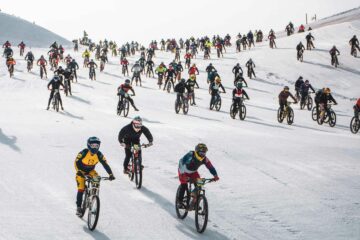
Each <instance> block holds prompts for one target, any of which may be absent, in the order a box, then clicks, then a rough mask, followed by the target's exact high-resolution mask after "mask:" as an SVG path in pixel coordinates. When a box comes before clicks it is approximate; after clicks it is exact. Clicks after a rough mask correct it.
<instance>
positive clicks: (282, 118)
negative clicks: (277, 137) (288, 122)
mask: <svg viewBox="0 0 360 240" xmlns="http://www.w3.org/2000/svg"><path fill="white" fill-rule="evenodd" d="M277 120H278V122H279V123H282V122H283V121H284V116H283V114H282V111H281V108H279V109H278V112H277Z"/></svg>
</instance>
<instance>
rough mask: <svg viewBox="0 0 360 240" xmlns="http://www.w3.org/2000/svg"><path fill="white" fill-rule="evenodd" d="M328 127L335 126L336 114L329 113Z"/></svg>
mask: <svg viewBox="0 0 360 240" xmlns="http://www.w3.org/2000/svg"><path fill="white" fill-rule="evenodd" d="M329 125H330V127H335V125H336V114H335V112H334V111H331V112H330V116H329Z"/></svg>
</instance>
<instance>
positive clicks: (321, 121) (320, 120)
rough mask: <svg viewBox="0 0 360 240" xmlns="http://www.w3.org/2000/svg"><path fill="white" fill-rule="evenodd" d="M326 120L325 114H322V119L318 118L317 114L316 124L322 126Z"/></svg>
mask: <svg viewBox="0 0 360 240" xmlns="http://www.w3.org/2000/svg"><path fill="white" fill-rule="evenodd" d="M326 118H327V114H326V112H325V113H324V116H323V117H322V118H321V117H320V114H319V116H318V118H317V123H318V124H319V125H322V124H323V123H324V122H325V121H326Z"/></svg>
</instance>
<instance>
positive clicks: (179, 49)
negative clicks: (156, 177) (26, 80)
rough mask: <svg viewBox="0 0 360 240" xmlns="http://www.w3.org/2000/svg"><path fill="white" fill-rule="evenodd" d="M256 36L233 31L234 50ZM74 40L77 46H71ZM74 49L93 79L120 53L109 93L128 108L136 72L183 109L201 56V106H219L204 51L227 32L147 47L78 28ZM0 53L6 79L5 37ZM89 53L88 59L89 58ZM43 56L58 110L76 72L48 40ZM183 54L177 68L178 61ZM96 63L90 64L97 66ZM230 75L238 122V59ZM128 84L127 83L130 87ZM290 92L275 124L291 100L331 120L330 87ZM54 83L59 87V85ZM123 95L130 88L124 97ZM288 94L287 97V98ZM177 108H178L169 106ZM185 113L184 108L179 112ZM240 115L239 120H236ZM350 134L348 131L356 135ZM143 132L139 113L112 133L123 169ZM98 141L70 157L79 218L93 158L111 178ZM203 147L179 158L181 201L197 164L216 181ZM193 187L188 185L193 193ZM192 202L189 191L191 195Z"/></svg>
mask: <svg viewBox="0 0 360 240" xmlns="http://www.w3.org/2000/svg"><path fill="white" fill-rule="evenodd" d="M303 31H305V30H304V27H303V26H302V27H301V29H299V32H303ZM286 33H287V34H288V35H291V34H294V26H293V25H292V24H291V23H289V25H287V26H286ZM267 39H268V40H269V46H270V47H271V48H277V46H276V43H275V39H276V36H275V32H274V31H273V30H271V31H270V32H269V34H268V37H267ZM305 40H306V47H305V46H304V45H303V44H302V42H300V43H299V44H298V45H297V46H296V50H297V59H298V60H299V61H302V59H303V53H304V51H305V50H308V51H311V50H312V49H314V48H315V46H314V41H315V38H314V36H313V35H312V34H311V32H309V33H308V34H307V35H306V36H305ZM262 41H263V32H262V31H261V30H257V31H255V32H254V33H253V32H252V31H249V32H248V33H247V34H244V35H242V34H240V33H239V34H238V35H237V36H236V41H235V48H236V51H237V52H241V51H244V50H247V49H250V48H251V47H255V42H256V43H261V42H262ZM79 42H80V43H79ZM73 43H74V52H78V51H79V44H81V45H83V47H84V48H86V49H85V51H84V52H83V53H82V54H81V56H82V58H83V64H82V67H83V68H87V69H88V71H89V79H91V80H92V81H96V79H97V78H96V69H98V68H99V70H100V72H102V71H104V69H105V65H106V64H107V63H108V62H109V61H108V55H109V54H111V57H117V56H119V57H120V60H119V64H120V66H121V73H122V75H123V76H124V77H127V79H126V80H125V81H124V83H122V84H121V85H120V86H119V87H118V88H117V95H118V96H119V101H118V107H117V108H118V109H117V111H118V112H119V110H120V108H123V106H124V104H123V103H124V101H125V100H126V101H128V102H129V103H130V105H131V106H132V107H133V109H134V110H135V111H139V109H138V108H137V107H136V105H135V103H134V99H133V98H132V96H135V90H134V88H135V86H138V85H139V86H140V87H141V86H142V77H144V76H145V77H148V78H155V76H156V78H157V85H158V87H159V89H160V90H163V91H165V90H166V91H167V92H171V91H174V92H175V93H176V99H175V109H178V108H182V107H187V109H188V107H189V105H188V104H189V103H190V105H191V106H195V105H196V101H195V99H196V97H195V89H198V88H199V84H198V82H197V80H198V77H197V76H198V75H199V73H200V71H201V70H199V69H198V67H197V65H196V63H195V60H196V59H197V58H198V57H199V56H200V54H201V53H203V55H202V56H200V57H201V58H203V59H206V60H208V61H209V64H208V66H207V67H206V69H204V71H205V72H206V74H207V78H206V82H207V83H208V91H209V94H210V98H209V108H210V110H212V109H215V110H217V111H219V110H220V108H221V96H220V94H221V93H223V94H226V90H225V87H224V86H223V84H222V78H221V76H220V73H219V72H218V71H217V69H216V68H215V66H214V65H213V64H212V63H210V62H211V57H212V55H211V53H212V51H214V52H215V51H216V56H217V57H218V58H222V57H223V55H224V54H225V53H226V50H227V49H228V48H230V47H231V46H232V42H231V36H230V35H229V34H227V35H226V36H224V37H220V36H219V35H217V36H215V35H214V36H213V37H212V38H209V37H207V36H205V37H201V38H196V39H195V38H194V37H191V38H189V39H185V40H183V39H179V40H178V41H177V40H175V39H168V40H166V41H165V40H164V39H161V41H160V42H159V43H158V42H157V41H155V40H154V41H151V43H150V44H149V46H148V48H146V47H144V46H142V45H141V44H139V43H138V42H134V41H133V42H130V43H126V44H123V45H121V46H118V45H117V43H116V42H115V41H107V40H106V39H105V40H104V41H100V42H99V43H97V44H96V43H94V42H92V41H91V40H90V39H89V38H88V36H87V34H86V32H84V37H83V38H82V39H80V40H74V41H73ZM349 44H350V46H351V50H350V54H351V55H353V56H356V54H357V53H356V52H357V50H359V51H360V49H359V41H358V39H357V37H356V36H353V38H351V40H350V41H349ZM3 48H4V51H3V56H4V57H5V59H6V66H7V68H8V71H9V73H10V77H12V76H13V73H14V67H15V65H16V61H15V60H14V57H13V55H14V52H13V50H12V48H11V43H10V42H9V41H6V42H5V43H4V44H3ZM18 48H19V49H20V56H22V57H23V56H24V53H25V49H26V45H25V43H24V42H21V43H20V44H18ZM157 51H166V52H169V53H172V54H173V55H174V60H173V61H171V62H170V63H168V64H165V63H164V62H161V63H160V64H159V65H158V66H156V65H155V62H154V58H156V52H157ZM329 53H330V55H331V63H332V65H334V66H337V65H338V64H339V63H338V59H337V55H339V54H340V52H339V50H338V49H337V48H336V46H333V48H332V49H331V50H330V51H329ZM92 55H93V56H94V59H93V58H92ZM137 55H139V56H140V57H139V58H138V60H136V61H135V63H134V64H133V65H132V67H131V68H130V67H129V66H130V62H129V60H128V58H129V57H132V58H134V57H136V56H137ZM47 56H48V58H47V59H45V57H44V55H41V56H40V58H39V59H37V60H36V65H37V66H38V67H39V68H40V78H41V79H47V78H48V74H49V72H48V70H47V67H48V66H50V71H53V74H52V75H53V76H52V77H51V79H50V80H49V83H48V84H47V88H48V89H49V90H50V97H49V99H48V105H47V108H46V109H47V110H49V109H50V104H51V102H52V101H53V99H54V98H57V100H58V101H59V105H60V108H61V110H64V106H63V101H62V99H61V96H60V90H62V89H64V91H65V93H66V95H68V94H69V95H72V87H71V86H72V84H73V83H76V82H77V79H78V75H77V71H78V70H79V64H78V63H77V62H76V60H75V58H73V57H72V56H71V55H70V54H67V55H65V49H64V48H63V47H62V45H58V44H57V43H56V42H54V43H53V44H51V45H50V50H49V51H48V52H47ZM35 59H36V58H35V56H34V54H33V53H32V51H28V52H27V53H26V54H25V57H24V60H26V61H27V70H28V71H29V72H30V71H32V69H33V63H34V61H35ZM182 59H184V65H183V63H182V61H181V60H182ZM97 62H98V63H99V65H98V63H97ZM244 66H245V67H246V70H247V75H246V76H247V78H248V79H252V78H256V74H255V68H256V65H255V63H254V61H253V60H252V59H251V58H250V59H249V60H248V61H247V62H246V63H245V64H244ZM232 73H233V76H234V80H233V86H234V87H233V89H232V107H231V109H230V115H231V117H232V118H235V116H236V114H237V113H238V112H240V119H241V120H244V118H245V113H244V111H245V109H246V108H245V105H244V101H245V100H250V96H249V95H248V93H247V92H246V91H245V89H244V88H246V87H248V82H247V81H246V80H245V77H244V71H243V69H242V67H241V65H240V63H236V64H235V65H234V67H233V68H232ZM134 85H135V86H134ZM294 87H295V94H294V95H293V94H292V93H291V92H290V87H289V86H285V87H284V88H283V89H282V90H281V92H280V93H279V95H278V102H279V110H278V121H279V122H282V121H283V120H284V119H287V122H288V124H292V123H293V121H294V112H293V110H292V108H291V107H290V104H291V103H294V104H297V103H298V102H300V109H304V108H308V110H312V118H313V119H314V120H316V121H317V122H318V123H319V124H323V123H324V122H330V123H329V124H330V126H334V125H335V124H334V125H331V122H332V121H334V117H333V114H335V113H334V112H333V110H332V109H331V103H333V104H335V105H337V101H336V100H335V99H334V97H333V96H332V95H331V90H330V88H328V87H326V86H325V87H322V88H320V89H319V90H316V89H315V88H314V87H313V86H312V85H311V84H310V81H309V80H304V79H303V77H301V76H300V77H299V78H298V79H297V81H296V82H295V84H294ZM61 88H62V89H61ZM130 93H132V94H131V95H130ZM312 93H313V94H315V97H314V102H315V106H314V107H313V108H312V104H310V103H312V99H311V96H310V95H311V94H312ZM289 97H290V98H291V99H292V100H293V102H289V101H288V99H289ZM353 109H354V118H355V119H357V124H358V125H357V131H358V130H359V112H360V98H359V99H358V100H357V102H356V104H355V105H354V106H353ZM176 112H177V113H178V111H176ZM184 113H187V111H184ZM241 116H242V117H241ZM357 131H356V132H357ZM142 133H144V134H145V136H146V137H147V139H148V141H149V145H152V144H153V136H152V134H151V133H150V130H149V129H148V128H146V127H145V126H143V125H142V119H141V117H135V118H134V119H133V120H132V121H131V123H130V124H129V125H127V126H125V127H124V128H123V129H121V131H120V133H119V137H118V140H119V143H120V145H121V146H122V147H124V149H125V159H124V169H123V172H124V174H128V172H129V167H128V166H129V161H130V158H131V156H132V155H131V154H132V152H131V146H132V145H134V144H140V136H141V134H142ZM99 148H100V140H99V139H98V138H97V137H91V138H89V139H88V142H87V148H86V149H84V150H82V151H81V152H80V153H79V154H78V156H77V158H76V160H75V168H76V181H77V186H78V193H77V198H76V205H77V215H81V211H82V209H81V203H82V198H83V192H84V186H85V185H84V184H85V176H87V175H90V176H91V177H95V176H97V173H96V171H95V170H94V168H95V165H96V164H97V163H98V162H100V163H101V164H102V165H103V166H104V168H105V169H106V171H107V173H108V174H109V179H110V180H114V179H115V177H114V176H113V173H112V171H111V168H110V166H109V165H108V164H107V161H106V158H105V157H104V155H103V154H102V153H101V152H100V151H99ZM207 150H208V149H207V146H206V145H205V144H203V143H199V144H198V145H196V147H195V150H194V151H190V152H189V153H187V154H186V155H185V156H184V157H183V158H182V159H181V160H180V162H179V169H178V173H179V181H180V193H179V196H178V197H179V199H178V200H179V201H178V202H182V198H183V197H184V194H185V191H186V190H187V186H188V185H187V183H188V181H189V180H192V181H195V180H196V179H198V178H200V176H199V174H198V172H197V169H198V168H199V167H200V166H201V165H203V164H204V165H205V166H206V167H207V168H208V169H209V171H210V173H211V174H212V175H213V177H214V178H213V179H214V180H215V181H217V180H219V177H218V174H217V172H216V170H215V168H214V167H213V165H212V164H211V162H210V160H209V159H208V158H207V157H206V152H207ZM195 191H196V188H195V190H194V192H195ZM192 195H193V199H194V196H195V194H193V193H192ZM194 204H195V203H194V202H191V204H190V205H189V209H193V208H194ZM178 207H179V208H184V206H178Z"/></svg>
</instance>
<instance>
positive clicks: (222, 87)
mask: <svg viewBox="0 0 360 240" xmlns="http://www.w3.org/2000/svg"><path fill="white" fill-rule="evenodd" d="M220 87H221V89H222V90H223V92H224V93H226V91H225V88H224V86H223V85H222V84H221V83H220Z"/></svg>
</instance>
